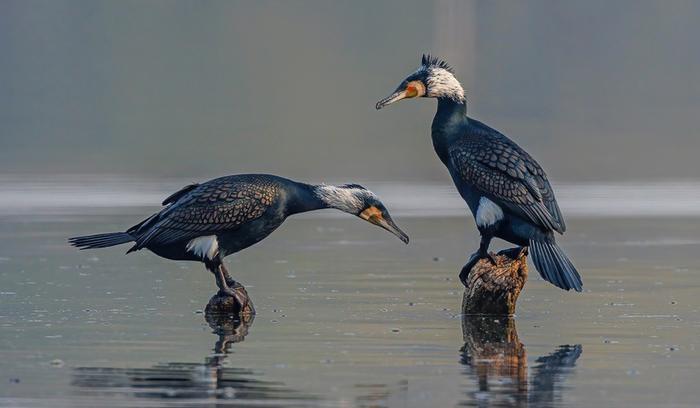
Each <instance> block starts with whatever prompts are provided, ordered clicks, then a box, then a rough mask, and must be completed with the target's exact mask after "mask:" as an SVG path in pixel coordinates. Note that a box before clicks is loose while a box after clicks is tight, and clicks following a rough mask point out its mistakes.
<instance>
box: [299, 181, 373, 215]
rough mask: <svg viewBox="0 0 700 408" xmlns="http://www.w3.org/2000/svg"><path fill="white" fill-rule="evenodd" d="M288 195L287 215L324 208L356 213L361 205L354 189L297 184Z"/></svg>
mask: <svg viewBox="0 0 700 408" xmlns="http://www.w3.org/2000/svg"><path fill="white" fill-rule="evenodd" d="M288 194H289V196H288V199H287V213H288V214H290V215H291V214H298V213H302V212H307V211H314V210H321V209H324V208H335V209H338V210H341V211H345V212H348V213H354V211H355V209H356V208H357V207H358V206H359V205H360V203H359V202H358V199H357V198H356V197H355V196H354V195H353V194H352V189H349V188H344V187H336V186H330V185H325V184H321V185H310V184H304V183H296V184H295V187H294V188H292V189H291V191H289V192H288Z"/></svg>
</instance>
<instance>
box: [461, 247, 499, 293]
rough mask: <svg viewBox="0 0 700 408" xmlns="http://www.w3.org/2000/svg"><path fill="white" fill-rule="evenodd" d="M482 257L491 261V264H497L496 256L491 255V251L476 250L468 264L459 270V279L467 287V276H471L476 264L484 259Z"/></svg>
mask: <svg viewBox="0 0 700 408" xmlns="http://www.w3.org/2000/svg"><path fill="white" fill-rule="evenodd" d="M482 259H488V260H489V262H491V265H494V266H496V258H494V257H493V255H491V253H490V252H488V251H485V252H480V251H477V252H474V253H473V254H472V255H471V256H470V257H469V260H468V261H467V264H466V265H464V266H463V267H462V270H461V271H460V272H459V280H460V281H461V282H462V285H464V287H467V286H468V285H467V278H469V272H470V271H471V270H472V268H474V266H476V264H477V263H478V262H479V261H480V260H482Z"/></svg>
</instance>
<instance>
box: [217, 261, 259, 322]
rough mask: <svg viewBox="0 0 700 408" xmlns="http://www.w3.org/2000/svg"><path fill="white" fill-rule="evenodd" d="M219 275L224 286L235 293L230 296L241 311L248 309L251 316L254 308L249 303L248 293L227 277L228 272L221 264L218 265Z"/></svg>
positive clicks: (238, 283)
mask: <svg viewBox="0 0 700 408" xmlns="http://www.w3.org/2000/svg"><path fill="white" fill-rule="evenodd" d="M219 273H220V274H221V279H223V281H224V283H225V284H226V286H228V287H229V289H230V290H232V291H233V292H234V293H236V295H232V296H233V297H234V298H235V299H236V301H237V302H238V303H239V304H240V306H241V311H243V310H244V308H246V307H247V308H248V309H250V313H251V314H255V308H254V307H253V302H251V301H250V297H249V296H248V291H247V290H246V289H245V287H244V286H243V285H242V284H241V283H240V282H237V281H235V280H233V278H232V277H231V275H229V273H228V270H226V267H225V266H224V263H223V262H221V264H220V265H219ZM226 293H228V292H226Z"/></svg>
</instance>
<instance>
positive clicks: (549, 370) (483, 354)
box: [460, 315, 583, 407]
mask: <svg viewBox="0 0 700 408" xmlns="http://www.w3.org/2000/svg"><path fill="white" fill-rule="evenodd" d="M462 334H463V336H464V346H463V347H462V349H461V350H460V352H461V353H462V358H461V362H462V364H464V366H465V367H466V368H467V370H466V374H467V376H468V377H469V378H473V379H475V380H476V382H477V384H478V388H477V389H476V390H475V391H471V392H469V393H468V395H469V396H470V398H469V400H468V401H465V402H463V403H461V404H460V405H462V406H475V407H541V406H551V405H556V404H557V402H558V401H559V400H560V399H561V393H562V391H563V390H564V389H565V388H564V386H563V384H562V383H563V382H564V380H566V377H567V376H568V375H569V374H571V373H572V371H573V368H574V366H575V365H576V360H578V358H579V357H580V356H581V353H582V352H583V349H582V347H581V345H580V344H578V345H574V346H570V345H563V346H559V347H557V349H556V350H555V351H553V352H552V353H550V354H548V355H546V356H543V357H539V358H538V359H537V360H535V363H536V364H535V366H534V367H532V370H531V375H530V376H528V368H527V353H526V351H525V347H524V346H523V344H522V343H521V342H520V340H519V339H518V331H517V329H516V327H515V320H513V319H512V318H500V319H499V318H498V317H494V316H490V317H482V316H467V315H465V316H464V318H463V320H462Z"/></svg>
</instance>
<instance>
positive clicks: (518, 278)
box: [462, 248, 527, 316]
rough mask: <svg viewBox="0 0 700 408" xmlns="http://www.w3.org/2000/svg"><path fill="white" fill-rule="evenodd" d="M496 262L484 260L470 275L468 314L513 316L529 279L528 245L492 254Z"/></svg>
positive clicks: (465, 301) (464, 304)
mask: <svg viewBox="0 0 700 408" xmlns="http://www.w3.org/2000/svg"><path fill="white" fill-rule="evenodd" d="M492 255H493V257H494V259H495V261H496V265H493V264H492V263H491V261H490V260H489V259H481V260H479V262H477V264H476V265H474V267H473V268H472V270H471V271H470V272H469V275H468V276H467V287H466V289H465V290H464V296H463V298H462V313H463V314H465V315H500V316H511V315H513V314H514V313H515V303H516V301H517V300H518V296H519V295H520V291H521V290H522V289H523V286H524V285H525V281H526V280H527V248H510V249H504V250H503V251H501V252H499V253H498V254H495V255H494V254H492Z"/></svg>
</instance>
